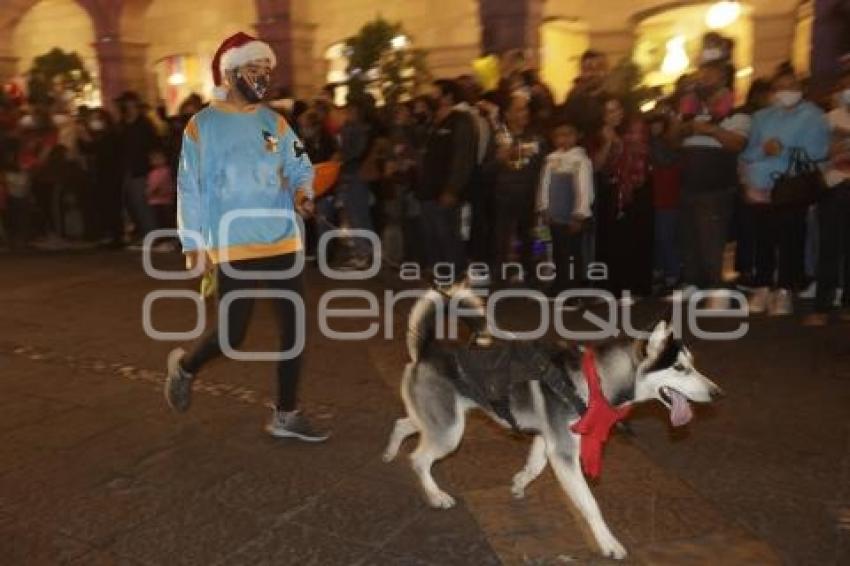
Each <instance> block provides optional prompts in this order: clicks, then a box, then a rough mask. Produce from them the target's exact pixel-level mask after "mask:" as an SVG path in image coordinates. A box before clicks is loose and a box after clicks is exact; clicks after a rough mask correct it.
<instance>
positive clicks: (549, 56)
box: [540, 18, 590, 100]
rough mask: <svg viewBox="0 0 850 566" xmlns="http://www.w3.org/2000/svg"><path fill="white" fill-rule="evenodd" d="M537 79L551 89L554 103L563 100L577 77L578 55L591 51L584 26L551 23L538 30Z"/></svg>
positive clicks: (579, 57)
mask: <svg viewBox="0 0 850 566" xmlns="http://www.w3.org/2000/svg"><path fill="white" fill-rule="evenodd" d="M540 38H541V46H542V49H541V54H540V60H541V67H540V76H541V78H542V79H543V80H544V81H545V82H546V84H548V85H549V88H551V89H552V94H553V95H554V96H555V100H563V99H564V98H565V97H566V96H567V93H568V92H569V91H570V88H572V86H573V81H574V80H575V78H576V77H577V76H578V74H579V60H580V59H581V54H582V53H584V52H585V51H586V50H587V49H588V47H590V40H589V38H588V34H587V26H586V25H584V24H581V23H578V22H575V21H570V20H565V19H561V18H559V19H554V20H549V21H546V22H544V23H543V25H542V26H541V28H540Z"/></svg>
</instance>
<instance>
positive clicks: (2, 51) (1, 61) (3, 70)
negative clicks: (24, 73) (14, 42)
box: [0, 28, 18, 82]
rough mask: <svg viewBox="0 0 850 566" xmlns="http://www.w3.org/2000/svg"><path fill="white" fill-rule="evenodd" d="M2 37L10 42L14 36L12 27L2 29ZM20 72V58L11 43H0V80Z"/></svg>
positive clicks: (0, 34) (0, 31)
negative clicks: (13, 50)
mask: <svg viewBox="0 0 850 566" xmlns="http://www.w3.org/2000/svg"><path fill="white" fill-rule="evenodd" d="M0 37H2V38H4V40H5V42H8V41H9V39H10V38H11V37H12V30H11V29H8V28H7V29H2V30H0ZM17 74H18V58H17V57H15V54H14V53H13V52H12V46H11V45H0V82H5V81H7V80H9V79H10V78H12V77H14V76H15V75H17Z"/></svg>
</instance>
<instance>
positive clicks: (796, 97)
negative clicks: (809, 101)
mask: <svg viewBox="0 0 850 566" xmlns="http://www.w3.org/2000/svg"><path fill="white" fill-rule="evenodd" d="M802 99H803V93H802V92H800V91H799V90H779V91H776V94H774V95H773V100H774V101H775V102H776V104H777V105H779V106H781V107H783V108H791V107H792V106H795V105H796V104H797V103H798V102H800V100H802Z"/></svg>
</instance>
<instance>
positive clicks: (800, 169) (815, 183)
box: [770, 147, 826, 206]
mask: <svg viewBox="0 0 850 566" xmlns="http://www.w3.org/2000/svg"><path fill="white" fill-rule="evenodd" d="M790 153H791V159H790V161H789V162H788V168H787V169H786V170H785V172H784V173H778V174H776V173H775V174H774V185H773V191H772V192H771V195H770V200H771V204H773V205H774V206H809V205H811V204H814V203H815V202H817V201H818V200H819V199H820V198H821V197H822V196H823V193H824V191H825V190H826V183H825V182H824V179H823V175H822V174H821V171H820V168H819V167H818V165H817V163H815V161H813V160H812V158H811V157H809V154H808V152H806V150H805V149H803V148H800V147H792V148H790Z"/></svg>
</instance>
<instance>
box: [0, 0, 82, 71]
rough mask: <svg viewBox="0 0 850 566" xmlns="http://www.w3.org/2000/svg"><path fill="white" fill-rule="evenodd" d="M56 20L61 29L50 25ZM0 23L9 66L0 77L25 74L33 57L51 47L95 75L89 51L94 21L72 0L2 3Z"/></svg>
mask: <svg viewBox="0 0 850 566" xmlns="http://www.w3.org/2000/svg"><path fill="white" fill-rule="evenodd" d="M11 9H14V10H15V11H11ZM56 19H61V21H62V22H63V26H62V27H61V29H57V28H56V27H55V26H54V25H53V23H54V21H55V20H56ZM0 20H2V21H3V22H4V25H5V27H4V28H3V32H2V33H3V34H4V35H5V36H6V37H7V41H8V56H9V60H8V63H9V64H8V65H7V67H6V69H5V70H2V72H3V75H4V76H6V75H7V74H13V75H21V74H23V73H25V72H26V71H27V70H28V69H29V67H30V66H31V64H32V61H33V59H34V58H35V57H37V56H39V55H42V54H44V53H46V52H47V51H49V50H50V49H51V48H53V47H59V48H61V49H63V50H65V51H75V52H77V53H78V54H79V55H80V57H81V58H82V59H83V63H84V64H85V66H86V68H87V69H88V70H89V72H91V73H92V74H93V75H95V76H97V75H98V64H97V55H96V53H95V50H94V49H93V48H92V43H93V42H94V40H95V37H96V32H95V25H94V21H93V20H92V19H91V17H90V14H89V13H88V12H87V11H86V10H85V9H84V8H83V6H81V5H80V3H79V2H77V1H76V0H18V1H17V2H13V3H12V5H7V4H5V3H4V5H3V13H0Z"/></svg>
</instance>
